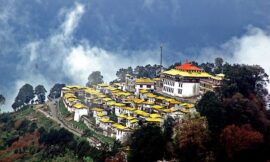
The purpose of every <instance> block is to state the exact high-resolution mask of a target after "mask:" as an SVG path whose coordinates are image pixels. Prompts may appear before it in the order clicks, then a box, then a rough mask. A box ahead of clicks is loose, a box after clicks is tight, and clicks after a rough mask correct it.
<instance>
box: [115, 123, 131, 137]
mask: <svg viewBox="0 0 270 162" xmlns="http://www.w3.org/2000/svg"><path fill="white" fill-rule="evenodd" d="M112 128H113V130H114V132H115V138H116V139H117V140H120V141H123V138H124V137H125V136H126V135H127V134H128V133H130V132H131V131H130V129H129V128H127V127H125V126H123V125H121V124H119V123H115V124H112Z"/></svg>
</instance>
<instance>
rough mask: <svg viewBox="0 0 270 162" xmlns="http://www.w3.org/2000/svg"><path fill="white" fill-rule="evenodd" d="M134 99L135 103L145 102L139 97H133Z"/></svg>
mask: <svg viewBox="0 0 270 162" xmlns="http://www.w3.org/2000/svg"><path fill="white" fill-rule="evenodd" d="M132 101H133V102H134V103H137V104H139V103H142V102H143V100H141V99H138V98H133V99H132Z"/></svg>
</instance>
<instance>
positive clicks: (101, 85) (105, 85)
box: [98, 83, 109, 87]
mask: <svg viewBox="0 0 270 162" xmlns="http://www.w3.org/2000/svg"><path fill="white" fill-rule="evenodd" d="M98 86H100V87H108V86H109V85H108V84H104V83H102V84H98Z"/></svg>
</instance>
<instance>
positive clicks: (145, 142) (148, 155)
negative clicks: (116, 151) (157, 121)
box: [129, 125, 164, 162]
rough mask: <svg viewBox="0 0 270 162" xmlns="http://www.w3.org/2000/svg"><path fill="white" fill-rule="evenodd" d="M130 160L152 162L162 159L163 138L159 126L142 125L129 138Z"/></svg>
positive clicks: (133, 161)
mask: <svg viewBox="0 0 270 162" xmlns="http://www.w3.org/2000/svg"><path fill="white" fill-rule="evenodd" d="M130 149H131V151H130V155H129V161H130V162H137V161H144V162H154V161H157V160H159V159H162V157H163V154H164V139H163V134H162V131H161V128H160V127H158V126H155V125H147V126H144V125H143V126H142V127H141V128H139V129H138V130H135V132H134V133H133V134H132V135H131V138H130Z"/></svg>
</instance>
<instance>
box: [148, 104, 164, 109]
mask: <svg viewBox="0 0 270 162" xmlns="http://www.w3.org/2000/svg"><path fill="white" fill-rule="evenodd" d="M151 107H152V108H153V109H163V108H164V106H161V105H153V106H151Z"/></svg>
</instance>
